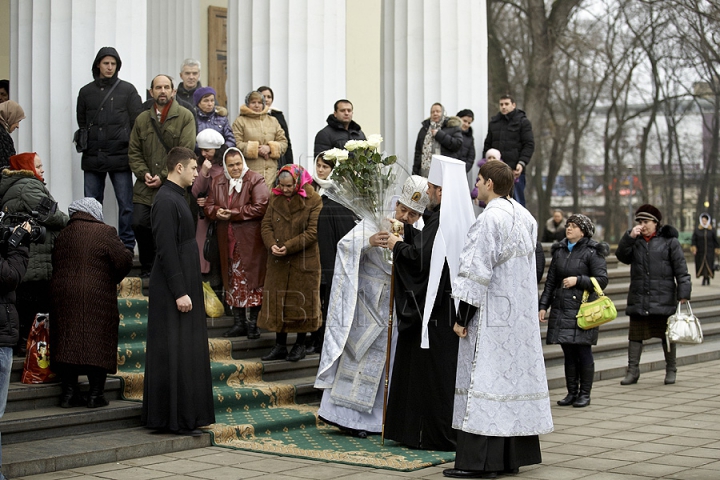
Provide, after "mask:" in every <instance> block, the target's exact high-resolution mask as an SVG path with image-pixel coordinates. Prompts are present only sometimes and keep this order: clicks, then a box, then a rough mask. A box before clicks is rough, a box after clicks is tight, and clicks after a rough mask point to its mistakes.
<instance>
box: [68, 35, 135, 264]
mask: <svg viewBox="0 0 720 480" xmlns="http://www.w3.org/2000/svg"><path fill="white" fill-rule="evenodd" d="M121 66H122V61H121V60H120V55H118V53H117V51H116V50H115V49H114V48H113V47H103V48H101V49H100V50H99V51H98V53H97V55H96V56H95V60H94V61H93V65H92V73H93V78H94V79H95V80H93V81H92V82H90V83H88V84H87V85H85V86H84V87H83V88H81V89H80V93H79V94H78V99H77V123H78V126H80V127H81V128H87V129H88V143H87V149H86V150H85V151H84V152H83V155H82V169H83V171H84V176H85V196H86V197H93V198H95V199H96V200H97V201H98V202H100V203H102V202H103V198H104V193H105V176H106V175H109V176H110V181H111V182H112V184H113V188H114V190H115V198H116V199H117V202H118V234H119V235H120V238H121V239H122V241H123V244H124V245H125V246H126V247H127V248H129V249H131V250H132V249H134V248H135V235H134V233H133V230H132V216H133V203H132V195H133V190H132V189H133V178H132V173H131V172H130V166H129V165H128V144H129V142H130V131H131V130H132V126H133V124H134V123H135V118H137V116H138V115H139V114H140V112H142V101H141V100H140V95H138V93H137V90H135V87H134V86H133V85H132V84H131V83H128V82H125V81H123V80H120V79H119V78H118V72H120V67H121ZM116 83H117V86H115V84H116ZM113 87H114V89H113ZM111 89H112V92H110V90H111ZM108 92H110V93H109V95H108ZM106 97H107V98H106ZM103 100H104V101H103Z"/></svg>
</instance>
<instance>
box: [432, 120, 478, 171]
mask: <svg viewBox="0 0 720 480" xmlns="http://www.w3.org/2000/svg"><path fill="white" fill-rule="evenodd" d="M456 116H457V117H458V118H459V119H460V121H461V122H462V125H461V126H460V130H461V131H462V135H463V143H462V146H461V147H460V150H458V152H457V159H458V160H462V161H463V162H465V172H469V171H470V170H471V169H472V167H473V165H474V164H475V137H474V136H473V129H472V127H471V126H470V125H472V123H473V121H474V120H475V114H474V113H473V111H472V110H470V109H468V108H466V109H464V110H460V111H459V112H458V113H457V115H456ZM436 136H437V135H436Z"/></svg>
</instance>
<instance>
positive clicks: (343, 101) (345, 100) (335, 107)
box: [333, 98, 355, 112]
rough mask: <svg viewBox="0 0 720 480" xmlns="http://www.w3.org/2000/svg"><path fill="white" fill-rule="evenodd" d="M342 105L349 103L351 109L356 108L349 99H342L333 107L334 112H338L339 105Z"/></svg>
mask: <svg viewBox="0 0 720 480" xmlns="http://www.w3.org/2000/svg"><path fill="white" fill-rule="evenodd" d="M341 103H349V104H350V106H351V107H353V108H355V106H354V105H353V104H352V102H351V101H350V100H347V99H345V98H341V99H340V100H338V101H337V102H335V105H333V111H335V112H337V109H338V105H340V104H341Z"/></svg>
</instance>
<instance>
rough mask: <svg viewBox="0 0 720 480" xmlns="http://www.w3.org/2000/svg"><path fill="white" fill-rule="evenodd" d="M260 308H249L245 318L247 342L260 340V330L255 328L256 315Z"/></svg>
mask: <svg viewBox="0 0 720 480" xmlns="http://www.w3.org/2000/svg"><path fill="white" fill-rule="evenodd" d="M260 308H261V307H259V306H258V307H250V308H249V312H248V318H247V338H248V340H257V339H258V338H260V329H259V328H258V326H257V319H258V315H259V314H260Z"/></svg>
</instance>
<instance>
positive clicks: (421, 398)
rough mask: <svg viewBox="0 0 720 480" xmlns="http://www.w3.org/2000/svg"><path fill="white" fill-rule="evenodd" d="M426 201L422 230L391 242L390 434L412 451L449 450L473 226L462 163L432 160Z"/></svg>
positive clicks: (452, 445) (393, 237)
mask: <svg viewBox="0 0 720 480" xmlns="http://www.w3.org/2000/svg"><path fill="white" fill-rule="evenodd" d="M428 196H429V197H430V203H429V204H428V209H427V210H426V211H425V217H424V220H425V227H424V228H423V229H422V230H421V231H417V230H415V229H413V228H412V227H409V226H406V227H405V238H404V240H402V239H400V237H398V236H396V235H390V237H389V238H388V242H387V245H388V248H390V249H391V250H392V252H393V262H394V266H395V277H394V278H395V280H394V282H395V310H396V315H397V320H398V324H397V326H398V339H397V347H396V350H395V359H394V360H393V371H392V377H391V380H390V396H389V398H388V407H387V415H386V418H387V419H386V422H385V437H387V438H389V439H391V440H395V441H398V442H401V443H404V444H405V445H408V446H409V447H412V448H422V449H429V450H444V451H450V450H454V449H455V437H456V434H455V432H454V431H453V429H452V427H451V423H452V413H453V407H452V399H453V394H454V392H455V381H454V378H455V371H456V366H457V352H458V338H457V335H455V333H454V332H453V326H454V325H455V321H456V318H457V314H456V312H457V305H456V304H455V303H456V302H454V301H453V299H452V298H451V294H452V280H453V279H454V278H455V277H456V276H457V270H458V262H459V257H460V252H461V251H462V247H463V242H464V240H465V234H466V233H467V231H468V229H469V228H470V225H471V224H472V222H473V209H472V203H471V201H470V196H469V195H468V193H467V180H466V176H465V163H464V162H461V161H459V160H456V159H453V158H449V157H444V156H442V155H433V157H432V163H431V164H430V172H429V175H428ZM441 202H442V208H441ZM429 379H431V380H430V381H429ZM430 383H432V386H431V387H430V386H429V384H430Z"/></svg>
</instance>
